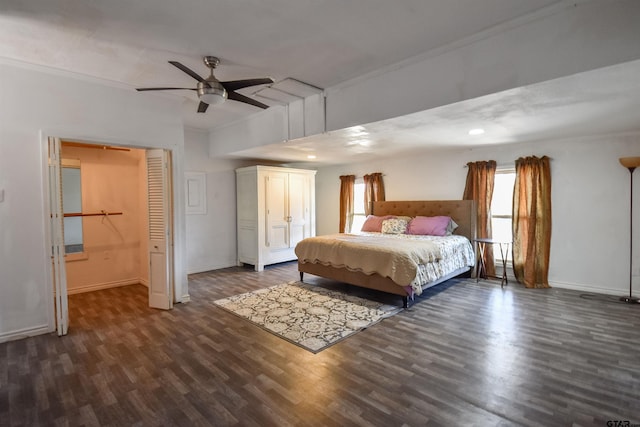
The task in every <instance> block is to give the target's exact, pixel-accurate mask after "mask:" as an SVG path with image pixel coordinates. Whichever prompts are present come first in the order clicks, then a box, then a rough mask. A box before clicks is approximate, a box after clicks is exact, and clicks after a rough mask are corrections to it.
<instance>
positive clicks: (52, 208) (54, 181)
mask: <svg viewBox="0 0 640 427" xmlns="http://www.w3.org/2000/svg"><path fill="white" fill-rule="evenodd" d="M49 212H50V213H51V216H50V218H51V219H50V221H51V222H50V232H51V271H52V275H53V289H54V295H55V311H56V331H57V333H58V335H60V336H61V335H66V334H67V329H68V327H69V309H68V305H67V273H66V265H65V260H64V228H63V227H64V225H63V210H62V166H61V156H60V138H53V137H49Z"/></svg>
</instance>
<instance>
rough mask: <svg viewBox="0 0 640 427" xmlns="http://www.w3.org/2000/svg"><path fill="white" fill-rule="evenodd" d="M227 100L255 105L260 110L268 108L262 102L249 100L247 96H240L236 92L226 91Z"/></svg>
mask: <svg viewBox="0 0 640 427" xmlns="http://www.w3.org/2000/svg"><path fill="white" fill-rule="evenodd" d="M227 98H228V99H233V100H234V101H240V102H244V103H245V104H251V105H255V106H256V107H260V108H269V106H268V105H267V104H263V103H262V102H258V101H256V100H255V99H252V98H249V97H248V96H244V95H240V94H239V93H236V92H231V91H227Z"/></svg>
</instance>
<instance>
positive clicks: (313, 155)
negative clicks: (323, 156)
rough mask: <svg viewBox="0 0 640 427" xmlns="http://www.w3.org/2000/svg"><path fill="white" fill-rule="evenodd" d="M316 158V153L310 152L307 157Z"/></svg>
mask: <svg viewBox="0 0 640 427" xmlns="http://www.w3.org/2000/svg"><path fill="white" fill-rule="evenodd" d="M315 158H316V156H315V154H309V155H308V156H307V159H315Z"/></svg>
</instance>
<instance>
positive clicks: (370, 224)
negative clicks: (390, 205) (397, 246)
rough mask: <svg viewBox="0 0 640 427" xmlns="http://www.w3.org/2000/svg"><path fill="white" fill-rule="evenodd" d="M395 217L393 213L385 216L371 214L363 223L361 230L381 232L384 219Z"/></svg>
mask: <svg viewBox="0 0 640 427" xmlns="http://www.w3.org/2000/svg"><path fill="white" fill-rule="evenodd" d="M391 218H395V216H393V215H385V216H375V215H369V216H368V217H367V219H365V220H364V224H362V229H361V230H360V231H369V232H374V233H380V232H381V231H382V221H384V220H385V219H391Z"/></svg>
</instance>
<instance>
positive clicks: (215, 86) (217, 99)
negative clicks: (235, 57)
mask: <svg viewBox="0 0 640 427" xmlns="http://www.w3.org/2000/svg"><path fill="white" fill-rule="evenodd" d="M203 61H204V65H206V66H207V67H209V71H210V74H209V77H207V78H206V79H203V78H202V77H200V76H199V75H198V74H197V73H196V72H194V71H193V70H191V69H190V68H188V67H186V66H184V65H182V64H181V63H179V62H177V61H169V64H171V65H173V66H174V67H177V68H179V69H180V70H182V71H183V72H185V73H187V74H188V75H190V76H191V77H193V78H194V79H196V80H197V81H198V84H197V86H196V87H195V88H187V87H147V88H137V89H136V90H137V91H139V92H142V91H147V90H195V91H196V92H197V93H198V98H200V104H199V105H198V113H204V112H205V111H207V108H209V105H211V104H213V105H215V104H222V103H223V102H224V101H225V100H226V99H232V100H234V101H240V102H244V103H245V104H250V105H254V106H256V107H260V108H269V106H268V105H266V104H263V103H262V102H258V101H256V100H255V99H252V98H249V97H248V96H244V95H241V94H239V93H237V92H235V91H236V90H238V89H242V88H245V87H249V86H256V85H264V84H271V83H273V79H272V78H270V77H266V78H262V79H246V80H232V81H228V82H221V81H219V80H218V79H216V78H215V76H214V75H213V69H214V68H216V67H217V66H218V64H220V60H219V59H218V58H216V57H215V56H205V57H204V58H203Z"/></svg>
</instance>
